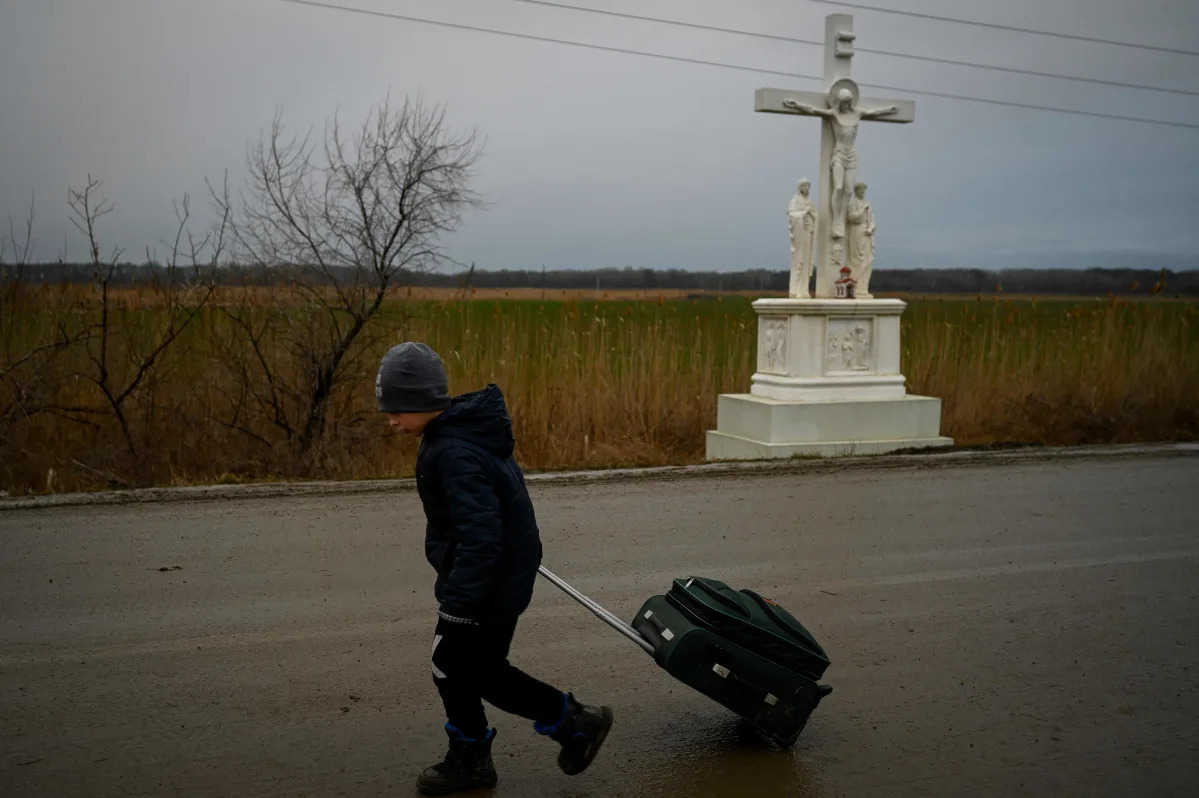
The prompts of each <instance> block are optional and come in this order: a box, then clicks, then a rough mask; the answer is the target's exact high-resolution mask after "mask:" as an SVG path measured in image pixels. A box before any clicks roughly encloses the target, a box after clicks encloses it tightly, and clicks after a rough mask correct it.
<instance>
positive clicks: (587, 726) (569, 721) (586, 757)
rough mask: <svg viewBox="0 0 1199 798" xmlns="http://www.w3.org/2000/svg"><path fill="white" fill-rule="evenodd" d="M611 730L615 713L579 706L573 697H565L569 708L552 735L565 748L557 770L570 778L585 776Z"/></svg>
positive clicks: (570, 695)
mask: <svg viewBox="0 0 1199 798" xmlns="http://www.w3.org/2000/svg"><path fill="white" fill-rule="evenodd" d="M610 728H612V710H611V709H610V708H608V707H592V706H586V705H584V704H580V703H579V702H578V701H576V700H575V697H574V695H573V694H571V693H567V695H566V707H565V710H564V712H563V715H562V718H561V719H560V720H559V721H558V724H557V728H555V729H554V730H553V731H552V732H550V737H551V739H554V740H556V741H557V742H558V744H559V745H561V746H562V750H561V751H560V752H559V753H558V767H560V768H562V771H563V772H564V773H566V774H567V775H570V776H574V775H577V774H579V773H582V772H583V771H584V770H586V769H587V766H588V765H590V764H591V760H593V759H595V755H596V754H597V753H598V752H599V748H600V745H602V744H603V742H604V738H605V737H607V736H608V729H610Z"/></svg>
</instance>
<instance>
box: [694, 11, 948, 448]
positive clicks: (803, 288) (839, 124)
mask: <svg viewBox="0 0 1199 798" xmlns="http://www.w3.org/2000/svg"><path fill="white" fill-rule="evenodd" d="M853 47H854V33H853V17H852V16H850V15H848V14H833V15H830V16H829V17H827V18H826V21H825V38H824V91H823V92H807V91H791V90H788V89H758V90H757V92H756V94H755V96H754V110H755V111H758V112H762V113H773V114H794V115H800V116H810V117H816V118H819V119H820V120H821V128H822V133H821V143H820V168H819V171H818V172H817V192H818V198H817V200H816V202H813V201H812V199H811V196H810V187H811V181H809V180H808V179H807V178H803V179H801V180H800V181H799V183H798V187H797V190H796V194H795V196H794V197H792V199H791V202H790V204H789V206H788V208H787V219H788V228H789V232H790V240H791V246H790V251H791V280H790V286H791V287H790V291H789V293H790V296H789V297H788V298H787V299H759V300H757V301H756V302H754V303H753V307H754V310H755V311H757V313H758V362H757V370H756V372H755V373H754V375H753V377H752V379H751V385H750V392H749V393H748V394H722V395H721V396H720V397H719V399H718V404H717V423H716V426H717V428H716V429H715V430H709V431H708V439H707V456H708V459H709V460H745V459H762V458H769V457H791V456H794V455H817V456H837V455H852V454H878V453H882V452H888V451H895V450H897V449H917V448H930V447H942V446H952V445H953V440H952V439H951V438H946V437H944V436H942V435H941V434H940V428H941V400H940V399H936V398H933V397H928V396H914V395H911V394H908V393H907V387H906V381H905V380H904V377H903V374H901V373H900V368H899V352H900V349H899V317H900V316H901V315H902V314H903V311H904V308H905V307H907V305H906V303H904V302H903V301H902V300H899V299H875V298H873V297H872V296H871V295H870V290H869V289H870V286H869V282H870V274H871V272H872V270H873V263H874V253H875V249H874V234H875V229H876V225H875V214H874V209H873V208H872V207H871V205H870V203H869V202H868V201H867V200H866V185H865V183H862V182H859V179H858V175H859V171H860V169H859V162H858V150H857V137H858V127H859V124H860V123H861V122H898V123H902V122H912V121H914V120H915V118H916V104H915V103H914V102H912V101H911V100H885V99H871V98H869V97H862V96H861V94H860V92H859V90H858V85H857V83H855V82H854V80H853V78H852V77H851V76H850V64H851V62H852V60H853V52H854V50H853ZM813 269H814V270H815V273H816V288H815V292H814V295H813V294H812V293H811V292H810V282H811V274H812V271H813Z"/></svg>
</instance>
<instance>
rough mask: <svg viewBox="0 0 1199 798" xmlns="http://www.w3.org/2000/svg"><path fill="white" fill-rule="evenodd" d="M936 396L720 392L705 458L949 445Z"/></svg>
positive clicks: (840, 453) (838, 453)
mask: <svg viewBox="0 0 1199 798" xmlns="http://www.w3.org/2000/svg"><path fill="white" fill-rule="evenodd" d="M940 424H941V400H940V399H936V398H933V397H928V396H910V395H909V396H904V397H901V398H899V399H882V400H857V401H844V402H787V401H780V400H777V399H770V398H768V397H762V396H754V395H751V394H723V395H721V397H720V398H719V400H718V404H717V424H716V426H717V429H715V430H709V431H708V437H707V458H708V459H709V460H756V459H765V458H773V457H793V456H796V455H814V456H823V457H838V456H849V455H855V454H857V455H860V454H880V453H883V452H893V451H896V450H898V449H909V448H913V449H915V448H930V447H943V446H952V445H953V439H952V438H947V437H944V436H942V435H941V434H940Z"/></svg>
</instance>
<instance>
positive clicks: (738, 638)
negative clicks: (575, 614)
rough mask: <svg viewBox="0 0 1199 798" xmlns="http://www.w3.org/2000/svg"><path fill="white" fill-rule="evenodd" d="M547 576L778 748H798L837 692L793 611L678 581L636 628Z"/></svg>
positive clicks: (703, 583)
mask: <svg viewBox="0 0 1199 798" xmlns="http://www.w3.org/2000/svg"><path fill="white" fill-rule="evenodd" d="M541 573H542V575H543V576H545V577H546V578H547V579H549V580H550V581H551V582H553V583H554V584H556V585H557V586H558V587H560V588H562V589H563V590H564V591H566V592H567V593H568V594H569V595H570V596H571V597H573V598H574V599H575V600H576V601H578V602H579V603H581V604H583V606H585V607H587V608H588V609H589V610H591V611H592V612H593V613H595V614H596V615H597V616H599V617H600V618H601V619H602V620H604V621H605V622H607V623H608V624H609V625H610V626H612V627H613V628H615V629H616V630H617V631H619V632H621V633H622V634H624V635H625V636H626V637H628V638H629V639H630V640H633V642H635V643H637V644H638V645H640V646H641V647H642V648H643V649H644V650H645V651H646V652H647V653H649V654H650V655H651V656H653V658H654V661H655V662H657V663H658V665H659V666H661V667H662V668H663V669H664V670H666V671H667V672H668V673H669V674H670V675H671V676H673V677H675V678H676V679H678V680H679V681H680V682H682V683H683V684H686V685H688V686H689V687H691V688H693V689H695V690H697V691H698V692H700V693H702V694H704V695H706V696H708V697H709V698H711V699H712V700H714V701H716V702H717V703H719V704H721V705H722V706H724V707H726V708H727V709H729V710H731V711H733V712H735V713H736V714H738V715H740V716H741V717H742V718H744V719H745V720H746V721H748V722H749V723H751V724H752V725H753V726H754V727H755V728H756V729H757V730H758V731H759V732H760V733H761V734H762V735H763V736H764V737H766V739H768V740H769V741H770V742H771V743H772V744H774V745H776V746H778V747H782V748H787V747H790V746H791V745H794V744H795V741H796V740H797V739H798V738H799V734H800V732H802V731H803V728H804V726H805V725H806V724H807V722H808V718H809V717H810V716H811V714H812V712H813V711H814V710H815V709H816V707H817V706H818V705H819V704H820V701H821V699H823V698H824V697H825V696H826V695H828V694H829V693H831V692H832V687H830V686H828V685H823V684H819V683H818V682H819V680H820V679H821V677H823V676H824V672H825V669H826V668H828V665H829V660H828V655H827V654H825V652H824V649H823V648H821V647H820V644H819V643H817V642H816V639H815V638H814V637H813V636H812V634H811V632H809V631H808V630H807V629H805V628H804V626H803V624H801V623H800V622H799V621H798V620H796V619H795V618H794V617H793V616H792V615H791V614H790V613H789V612H787V611H786V610H785V609H783V608H782V607H780V606H778V605H777V604H775V603H774V602H773V601H771V600H769V599H767V598H764V597H762V596H760V595H759V594H757V593H755V592H754V591H752V590H734V589H732V588H730V587H729V586H728V585H726V584H725V583H723V582H720V581H717V580H715V579H705V578H702V577H691V578H689V579H685V580H684V579H676V580H674V584H673V585H672V586H671V588H670V590H669V591H668V592H666V593H665V594H664V595H656V596H651V597H650V598H649V599H648V600H647V601H646V602H645V603H644V604H643V605H642V606H641V609H639V610H638V611H637V616H636V617H635V618H634V619H633V623H632V625H631V626H630V625H628V624H626V623H624V622H623V621H621V620H620V619H619V618H616V617H615V616H613V615H612V614H611V613H610V612H608V611H607V610H605V609H604V608H603V607H601V606H599V605H598V604H596V603H595V602H594V601H592V600H591V599H589V598H587V597H586V596H584V595H582V594H581V593H579V592H578V591H577V590H575V589H574V588H572V587H571V586H570V585H568V584H566V583H565V582H563V581H562V580H561V579H559V578H558V577H556V576H554V575H553V574H552V573H550V572H549V571H547V570H546V569H545V568H544V567H543V568H542V569H541Z"/></svg>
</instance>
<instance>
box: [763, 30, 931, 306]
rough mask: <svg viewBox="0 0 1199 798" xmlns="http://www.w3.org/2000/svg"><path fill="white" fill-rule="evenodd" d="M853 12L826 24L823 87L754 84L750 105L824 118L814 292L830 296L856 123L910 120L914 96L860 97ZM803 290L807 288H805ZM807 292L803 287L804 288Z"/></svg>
mask: <svg viewBox="0 0 1199 798" xmlns="http://www.w3.org/2000/svg"><path fill="white" fill-rule="evenodd" d="M853 43H854V33H853V17H852V16H850V15H849V14H830V15H829V16H828V17H827V18H826V19H825V24H824V89H825V90H824V91H823V92H810V91H790V90H788V89H758V90H757V92H755V93H754V110H755V111H758V112H762V113H770V114H802V115H805V116H819V117H821V118H822V119H823V124H822V125H821V128H822V132H821V136H820V172H819V175H818V178H817V179H818V182H817V184H816V185H817V188H818V190H819V201H820V212H819V213H818V214H817V220H816V296H817V297H831V296H834V286H833V283H834V281H835V280H836V279H837V272H839V271H840V269H841V267H842V266H844V265H845V264H846V260H847V253H848V246H847V244H846V241H845V209H846V208H847V207H848V204H849V197H850V195H852V194H853V190H854V179H855V177H856V175H857V166H858V155H857V150H856V148H855V147H854V141H855V139H856V138H857V134H858V122H859V121H862V120H865V121H877V122H911V121H913V120H915V118H916V103H915V102H913V101H912V100H879V99H871V98H868V97H860V96H859V92H858V85H857V84H856V83H855V82H854V81H853V79H852V78H851V77H850V62H851V60H852V59H853ZM805 289H806V287H805ZM805 294H806V290H805Z"/></svg>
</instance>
